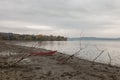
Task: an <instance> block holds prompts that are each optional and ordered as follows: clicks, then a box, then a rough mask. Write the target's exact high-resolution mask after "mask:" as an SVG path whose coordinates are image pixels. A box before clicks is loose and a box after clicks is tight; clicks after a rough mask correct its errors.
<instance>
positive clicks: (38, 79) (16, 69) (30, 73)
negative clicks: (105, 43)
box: [0, 42, 120, 80]
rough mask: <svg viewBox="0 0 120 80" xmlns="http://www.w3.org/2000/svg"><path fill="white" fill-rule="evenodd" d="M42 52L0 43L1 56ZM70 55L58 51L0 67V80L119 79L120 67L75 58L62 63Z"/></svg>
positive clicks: (38, 49) (37, 49) (39, 49)
mask: <svg viewBox="0 0 120 80" xmlns="http://www.w3.org/2000/svg"><path fill="white" fill-rule="evenodd" d="M30 50H31V51H38V52H40V51H45V52H47V51H48V50H45V49H41V48H32V49H31V47H25V46H18V45H12V44H6V43H5V42H1V43H0V53H1V54H3V53H8V52H12V53H17V54H22V55H23V54H28V53H29V51H30ZM68 57H69V55H65V54H62V53H60V52H57V53H55V54H54V55H51V56H31V57H28V58H26V59H25V60H23V61H21V62H19V63H18V64H17V65H16V66H13V67H8V68H4V67H1V68H0V80H120V68H119V67H116V66H109V65H107V64H102V63H94V65H93V64H92V62H91V61H88V60H83V59H80V58H77V57H73V58H72V59H69V60H68V61H67V62H66V63H64V64H61V63H60V60H61V59H66V58H68Z"/></svg>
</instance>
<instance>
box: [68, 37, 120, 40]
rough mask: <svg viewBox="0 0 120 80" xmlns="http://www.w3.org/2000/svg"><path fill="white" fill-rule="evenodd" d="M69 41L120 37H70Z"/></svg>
mask: <svg viewBox="0 0 120 80" xmlns="http://www.w3.org/2000/svg"><path fill="white" fill-rule="evenodd" d="M68 40H69V41H76V40H120V38H99V37H80V38H79V37H76V38H68Z"/></svg>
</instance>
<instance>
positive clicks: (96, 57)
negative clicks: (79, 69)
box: [93, 50, 105, 64]
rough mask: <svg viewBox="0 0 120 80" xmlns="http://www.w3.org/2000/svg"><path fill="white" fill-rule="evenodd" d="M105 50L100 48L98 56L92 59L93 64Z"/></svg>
mask: <svg viewBox="0 0 120 80" xmlns="http://www.w3.org/2000/svg"><path fill="white" fill-rule="evenodd" d="M104 52H105V50H102V51H101V52H100V53H99V55H98V56H96V57H95V58H94V59H93V64H94V62H95V61H96V60H97V59H98V58H99V57H100V56H101V55H102V54H103V53H104Z"/></svg>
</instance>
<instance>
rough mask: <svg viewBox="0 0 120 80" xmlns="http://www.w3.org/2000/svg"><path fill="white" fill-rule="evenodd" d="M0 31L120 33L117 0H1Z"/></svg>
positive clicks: (75, 34) (119, 5)
mask: <svg viewBox="0 0 120 80" xmlns="http://www.w3.org/2000/svg"><path fill="white" fill-rule="evenodd" d="M0 32H14V33H22V34H23V33H25V34H46V35H50V34H52V35H62V36H67V37H77V36H80V33H81V32H83V34H84V36H92V37H120V0H0Z"/></svg>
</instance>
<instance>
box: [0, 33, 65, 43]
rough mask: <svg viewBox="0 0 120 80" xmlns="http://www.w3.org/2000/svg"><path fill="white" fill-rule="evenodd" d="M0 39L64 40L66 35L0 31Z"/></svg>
mask: <svg viewBox="0 0 120 80" xmlns="http://www.w3.org/2000/svg"><path fill="white" fill-rule="evenodd" d="M0 40H19V41H66V40H67V37H64V36H53V35H49V36H48V35H42V34H38V35H29V34H14V33H0Z"/></svg>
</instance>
